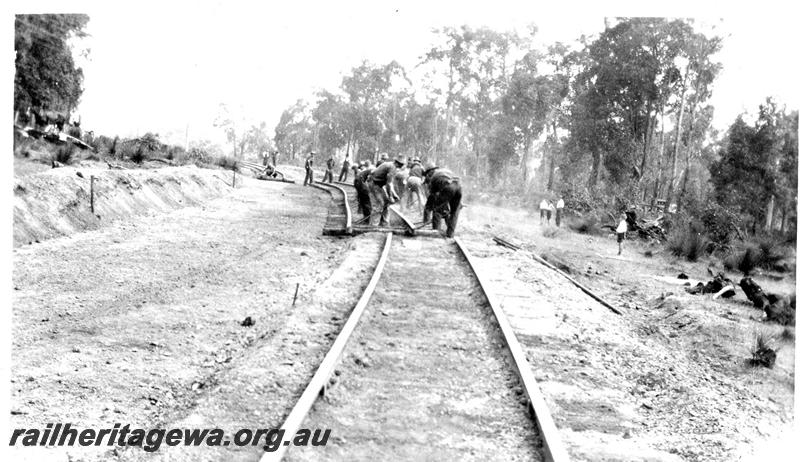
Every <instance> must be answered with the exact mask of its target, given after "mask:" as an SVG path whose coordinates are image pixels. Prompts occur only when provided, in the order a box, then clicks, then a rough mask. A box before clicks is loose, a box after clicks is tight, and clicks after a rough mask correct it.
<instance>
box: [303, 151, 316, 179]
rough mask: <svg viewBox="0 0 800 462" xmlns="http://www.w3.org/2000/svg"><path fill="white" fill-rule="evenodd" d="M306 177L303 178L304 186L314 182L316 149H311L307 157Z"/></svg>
mask: <svg viewBox="0 0 800 462" xmlns="http://www.w3.org/2000/svg"><path fill="white" fill-rule="evenodd" d="M305 168H306V178H305V180H303V186H308V185H309V184H314V151H311V152H310V153H309V154H308V157H306V165H305Z"/></svg>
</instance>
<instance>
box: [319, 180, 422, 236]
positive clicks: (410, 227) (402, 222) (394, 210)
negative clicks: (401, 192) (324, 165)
mask: <svg viewBox="0 0 800 462" xmlns="http://www.w3.org/2000/svg"><path fill="white" fill-rule="evenodd" d="M334 183H335V184H333V185H331V186H334V187H339V188H342V187H344V186H346V187H349V188H353V189H355V186H354V185H353V184H350V183H344V182H341V181H334ZM342 189H343V188H342ZM389 212H390V213H391V215H392V216H394V217H397V219H396V220H392V221H393V222H394V223H393V225H392V226H390V227H389V228H370V227H366V226H365V227H364V228H359V230H360V231H371V230H376V231H393V232H396V231H398V230H397V229H396V226H397V225H398V224H399V226H400V227H402V228H403V232H404V233H405V234H406V235H408V236H413V235H414V234H415V232H416V230H417V227H416V226H414V223H412V222H411V220H409V219H408V217H406V216H405V215H403V213H402V212H400V210H399V209H398V207H396V206H394V205H391V206H389Z"/></svg>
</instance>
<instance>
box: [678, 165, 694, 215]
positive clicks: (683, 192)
mask: <svg viewBox="0 0 800 462" xmlns="http://www.w3.org/2000/svg"><path fill="white" fill-rule="evenodd" d="M690 174H691V170H690V169H689V163H688V162H687V163H686V169H685V170H684V173H683V186H682V187H681V192H680V194H679V195H678V211H679V212H680V211H681V208H682V207H683V196H684V195H686V186H687V185H688V183H689V175H690Z"/></svg>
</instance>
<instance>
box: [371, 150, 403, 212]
mask: <svg viewBox="0 0 800 462" xmlns="http://www.w3.org/2000/svg"><path fill="white" fill-rule="evenodd" d="M403 165H405V162H404V161H403V160H402V159H400V158H397V159H395V160H394V162H384V163H382V164H380V165H379V166H378V167H376V168H375V170H374V171H373V172H372V174H371V175H370V176H369V179H368V180H367V184H368V185H369V201H370V206H371V211H370V215H369V224H370V226H388V225H389V205H391V204H393V203H394V202H395V201H397V200H398V199H399V197H398V195H397V192H396V191H395V189H394V184H395V181H394V177H395V175H396V174H397V170H398V169H400V168H402V167H403Z"/></svg>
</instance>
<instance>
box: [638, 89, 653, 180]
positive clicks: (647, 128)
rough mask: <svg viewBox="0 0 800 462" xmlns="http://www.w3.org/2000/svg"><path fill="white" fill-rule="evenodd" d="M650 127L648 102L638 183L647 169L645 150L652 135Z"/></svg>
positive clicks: (648, 104)
mask: <svg viewBox="0 0 800 462" xmlns="http://www.w3.org/2000/svg"><path fill="white" fill-rule="evenodd" d="M652 125H655V124H651V123H650V103H649V102H648V103H647V122H646V123H645V126H644V148H643V149H642V164H641V166H640V168H639V178H637V180H638V181H639V183H641V182H642V180H643V179H644V169H645V168H647V148H649V147H650V136H651V135H652V134H651V131H652V130H651V129H650V127H651V126H652Z"/></svg>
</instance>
